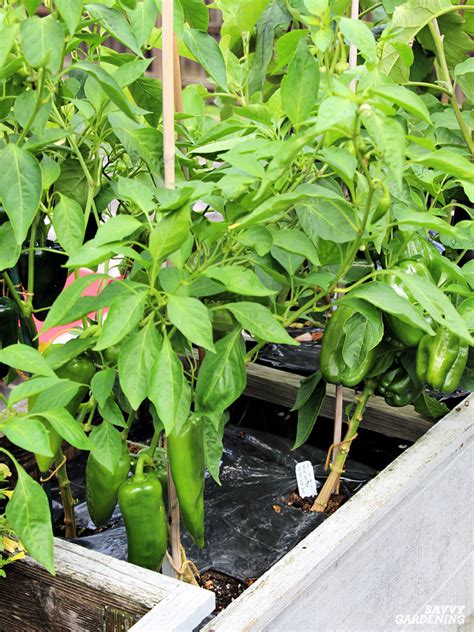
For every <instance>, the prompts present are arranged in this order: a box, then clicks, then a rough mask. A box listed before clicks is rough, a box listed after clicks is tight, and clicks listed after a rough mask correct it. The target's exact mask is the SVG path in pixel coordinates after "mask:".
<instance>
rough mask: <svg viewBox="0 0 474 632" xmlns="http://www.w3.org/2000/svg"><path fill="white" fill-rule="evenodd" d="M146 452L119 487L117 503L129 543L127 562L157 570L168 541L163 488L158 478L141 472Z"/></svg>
mask: <svg viewBox="0 0 474 632" xmlns="http://www.w3.org/2000/svg"><path fill="white" fill-rule="evenodd" d="M149 458H150V457H149V456H148V455H147V454H143V455H141V456H140V457H139V458H138V462H137V466H136V468H135V474H134V476H132V477H131V478H129V479H128V480H126V481H125V482H124V483H122V485H121V486H120V489H119V492H118V503H119V507H120V511H121V512H122V516H123V521H124V524H125V529H126V532H127V542H128V561H129V562H131V563H132V564H136V565H137V566H142V567H143V568H149V569H151V570H158V569H159V567H160V566H161V563H162V561H163V558H164V556H165V553H166V548H167V544H168V523H167V518H166V508H165V503H164V501H163V490H162V487H161V483H160V481H159V480H158V478H157V477H156V476H155V475H154V474H152V473H145V472H144V471H143V468H144V465H145V463H146V462H147V461H148V460H149Z"/></svg>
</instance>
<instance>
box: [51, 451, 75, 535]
mask: <svg viewBox="0 0 474 632" xmlns="http://www.w3.org/2000/svg"><path fill="white" fill-rule="evenodd" d="M63 458H64V455H63V451H62V450H61V449H60V450H59V451H58V453H57V455H56V459H57V460H61V459H63ZM56 478H57V479H58V483H59V491H60V492H61V501H62V504H63V509H64V531H65V536H66V538H75V537H77V531H76V516H75V514H74V498H73V496H72V491H71V481H70V480H69V476H68V473H67V466H66V461H64V463H63V465H61V467H60V468H59V470H58V471H57V472H56Z"/></svg>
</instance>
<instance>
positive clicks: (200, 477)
mask: <svg viewBox="0 0 474 632" xmlns="http://www.w3.org/2000/svg"><path fill="white" fill-rule="evenodd" d="M203 433H204V427H203V421H202V418H201V417H200V416H199V415H192V416H190V417H189V419H188V420H187V422H186V424H185V425H184V427H183V428H182V429H181V430H180V431H179V432H171V433H170V434H169V436H168V459H169V464H170V468H171V475H172V477H173V481H174V484H175V487H176V494H177V496H178V500H179V507H180V510H181V516H182V518H183V522H184V525H185V527H186V529H187V530H188V532H189V533H190V535H191V536H192V537H193V539H194V541H195V542H196V544H197V545H198V546H199V547H201V548H202V547H203V546H204V441H203V439H204V435H203Z"/></svg>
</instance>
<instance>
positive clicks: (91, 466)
mask: <svg viewBox="0 0 474 632" xmlns="http://www.w3.org/2000/svg"><path fill="white" fill-rule="evenodd" d="M129 471H130V454H129V452H128V447H127V444H126V443H124V444H123V446H122V454H121V455H120V459H119V460H118V462H117V465H116V466H115V468H114V471H113V472H111V471H110V470H108V469H107V468H106V467H104V466H103V465H102V463H100V462H99V461H98V460H97V459H96V458H95V456H94V453H93V452H90V453H89V456H88V458H87V464H86V502H87V509H88V510H89V515H90V517H91V519H92V522H93V523H94V524H95V525H96V527H103V526H105V525H106V524H107V522H108V521H109V520H110V517H111V516H112V514H113V512H114V509H115V505H116V504H117V499H118V491H119V489H120V486H121V485H122V483H123V482H124V481H126V480H127V477H128V473H129Z"/></svg>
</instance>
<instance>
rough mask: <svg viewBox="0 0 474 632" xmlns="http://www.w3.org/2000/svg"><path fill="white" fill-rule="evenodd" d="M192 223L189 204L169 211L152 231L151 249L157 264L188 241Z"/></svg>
mask: <svg viewBox="0 0 474 632" xmlns="http://www.w3.org/2000/svg"><path fill="white" fill-rule="evenodd" d="M190 224H191V211H190V208H189V206H188V205H186V206H183V207H182V208H181V209H180V210H179V211H175V212H172V213H169V214H168V215H166V217H164V218H163V219H162V220H161V221H160V222H158V224H157V225H156V227H155V228H154V229H153V230H152V231H151V233H150V241H149V249H150V253H151V256H152V257H153V260H154V261H155V264H159V263H161V262H162V261H163V260H164V259H165V258H166V257H168V256H169V255H170V254H171V253H172V252H175V250H178V248H179V247H180V246H181V245H182V244H183V243H184V242H185V241H186V239H187V237H188V234H189V227H190Z"/></svg>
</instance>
